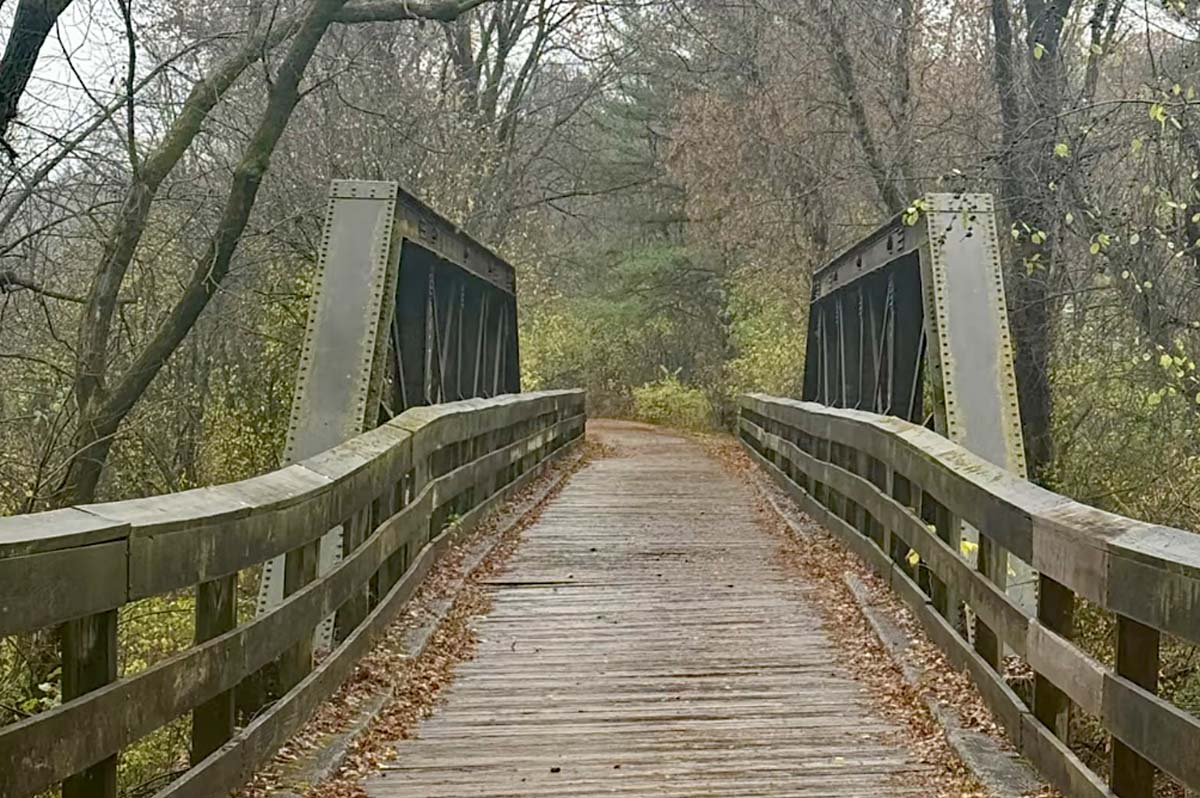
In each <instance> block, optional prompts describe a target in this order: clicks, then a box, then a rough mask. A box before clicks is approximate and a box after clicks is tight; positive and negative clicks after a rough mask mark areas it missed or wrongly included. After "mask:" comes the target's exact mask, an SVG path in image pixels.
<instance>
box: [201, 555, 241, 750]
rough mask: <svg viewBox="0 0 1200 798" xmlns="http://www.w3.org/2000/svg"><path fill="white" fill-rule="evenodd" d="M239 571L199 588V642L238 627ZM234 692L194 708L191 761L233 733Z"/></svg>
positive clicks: (213, 748)
mask: <svg viewBox="0 0 1200 798" xmlns="http://www.w3.org/2000/svg"><path fill="white" fill-rule="evenodd" d="M237 582H238V576H237V574H230V575H229V576H223V577H221V578H220V579H215V580H213V581H211V582H205V583H203V584H201V585H199V586H197V588H196V636H195V642H196V643H203V642H205V641H207V640H211V639H213V638H214V637H219V636H220V635H223V634H225V633H226V632H228V631H230V630H231V629H233V628H234V627H236V626H237ZM233 728H234V691H233V690H226V691H225V692H223V693H219V694H217V695H216V696H214V697H213V698H211V699H209V700H208V701H205V702H204V703H202V704H200V705H199V706H197V707H196V708H195V709H194V710H192V750H191V762H192V764H193V765H194V764H196V763H197V762H199V761H200V760H202V759H204V757H206V756H208V755H209V754H211V753H212V752H213V751H215V750H217V749H218V748H220V747H221V746H222V745H224V744H225V741H226V740H228V739H229V738H230V737H232V736H233Z"/></svg>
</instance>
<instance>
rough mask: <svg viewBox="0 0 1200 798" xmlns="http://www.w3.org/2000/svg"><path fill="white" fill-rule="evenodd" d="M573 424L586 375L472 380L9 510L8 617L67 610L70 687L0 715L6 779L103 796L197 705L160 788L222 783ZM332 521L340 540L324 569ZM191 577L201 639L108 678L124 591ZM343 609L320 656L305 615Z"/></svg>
mask: <svg viewBox="0 0 1200 798" xmlns="http://www.w3.org/2000/svg"><path fill="white" fill-rule="evenodd" d="M583 427H584V397H583V393H582V392H579V391H558V392H545V393H532V394H522V395H514V396H502V397H498V398H495V399H488V400H483V399H471V400H467V401H463V402H456V403H453V404H446V405H439V406H434V407H423V408H416V409H413V410H410V411H408V412H405V413H404V414H402V415H400V416H398V417H397V418H395V419H393V420H392V421H391V422H389V423H387V424H385V425H384V426H382V427H380V428H378V429H376V430H374V431H372V432H368V433H366V434H365V435H362V436H360V437H358V438H355V439H353V440H351V441H349V442H347V443H345V444H343V445H341V446H338V447H337V448H335V449H332V450H330V451H328V452H325V453H323V454H321V455H318V456H316V457H313V458H310V459H308V460H305V461H303V462H300V463H297V464H295V465H291V466H288V467H286V468H283V469H280V470H279V471H275V472H273V473H271V474H267V475H265V476H262V477H257V478H254V479H249V480H245V481H243V482H238V483H234V484H229V485H222V486H219V487H213V488H203V489H200V490H193V491H187V492H185V493H179V494H173V495H169V496H160V497H155V498H149V499H136V500H132V501H122V502H114V503H110V504H100V505H93V506H88V507H78V508H69V509H65V510H56V511H52V512H47V513H40V514H36V515H25V516H13V517H7V518H0V635H9V634H14V633H22V632H30V631H35V630H40V629H45V628H47V627H56V626H59V625H62V632H61V639H62V647H63V663H62V665H63V668H62V673H63V675H62V688H63V703H62V704H61V705H60V706H57V707H55V708H53V709H50V710H47V711H45V712H41V713H39V714H36V715H33V716H32V717H29V718H27V719H25V720H22V721H20V722H18V723H14V724H11V725H8V726H5V727H3V728H0V796H4V798H21V797H22V796H28V795H33V794H36V793H40V792H42V791H45V790H48V789H51V788H53V787H54V785H56V784H57V783H59V782H63V793H64V796H65V798H73V796H88V797H89V798H92V797H93V796H97V797H98V796H111V795H113V794H115V792H116V768H115V764H116V757H117V756H118V754H119V753H120V752H121V750H122V749H124V748H126V747H128V746H129V745H131V744H133V743H135V742H136V741H138V740H139V739H141V738H143V737H144V736H146V735H147V734H149V733H151V732H153V731H154V730H156V729H159V728H161V727H163V726H164V725H166V724H168V723H171V722H172V721H175V720H176V719H178V718H181V717H184V716H186V715H187V713H189V712H190V713H191V714H192V751H191V759H192V766H191V767H190V768H189V769H188V770H187V771H186V772H185V773H184V774H183V775H181V776H180V777H179V778H178V779H175V780H174V781H172V782H171V783H170V784H169V785H167V786H165V787H163V788H162V789H161V790H160V791H159V792H158V793H157V796H158V798H167V796H170V797H171V798H184V796H189V797H193V798H211V796H216V795H225V794H227V793H228V791H229V790H230V789H232V788H235V787H237V786H239V785H240V784H242V783H244V782H245V781H246V780H247V779H248V778H249V776H250V775H251V774H252V773H253V772H254V771H255V769H257V768H258V767H259V766H260V765H261V764H262V763H263V762H265V761H266V760H267V759H268V758H270V757H271V756H272V755H273V754H274V752H275V751H276V750H277V749H278V748H279V746H280V745H281V744H283V743H284V742H285V741H286V740H287V739H288V738H289V737H290V736H291V735H292V734H293V733H294V732H295V731H296V730H297V729H299V727H300V726H301V725H303V723H304V722H305V720H306V719H307V718H308V717H309V716H310V714H311V713H312V711H313V710H314V709H315V708H316V707H317V705H318V704H319V703H320V702H321V701H322V700H323V699H324V698H326V697H327V696H329V695H330V694H331V693H332V692H333V691H334V690H336V689H337V688H338V686H339V685H341V684H342V683H343V681H345V679H346V678H347V677H348V676H349V675H350V674H351V673H352V671H353V668H354V663H355V661H356V660H357V659H358V658H359V657H360V656H361V655H362V654H363V653H364V652H365V651H366V650H367V648H368V646H369V645H370V643H371V640H372V638H373V637H374V636H375V634H376V633H377V632H379V631H380V630H381V629H383V628H384V627H385V626H386V625H387V624H388V623H389V621H391V620H392V619H393V618H394V617H395V616H396V614H397V611H398V610H399V609H400V608H401V607H402V606H403V604H404V602H405V601H406V600H407V599H408V598H409V597H410V596H411V595H412V593H413V591H414V590H415V589H416V587H417V585H418V584H419V583H420V581H421V579H422V578H423V577H424V575H425V573H426V572H427V571H428V570H429V568H430V567H431V565H432V564H433V563H434V561H435V560H436V559H437V557H438V555H439V553H440V552H441V551H442V550H443V549H444V548H445V545H446V543H447V542H448V541H449V540H450V539H451V538H452V537H453V536H454V535H455V534H456V533H457V532H459V531H461V530H462V529H465V528H468V527H470V526H472V525H473V524H474V523H475V522H477V521H478V519H479V518H480V517H481V516H482V515H483V514H484V513H485V512H486V511H487V510H489V509H490V508H491V507H493V506H494V505H495V504H496V503H498V502H499V501H501V500H502V499H504V498H506V497H507V496H508V495H510V494H511V493H512V492H513V491H514V490H516V489H517V488H519V487H520V486H522V485H523V484H524V483H525V482H527V481H528V480H529V479H530V478H532V477H533V476H534V475H535V474H536V473H537V471H538V470H539V466H540V465H541V464H542V463H544V462H545V461H546V460H547V459H548V458H550V457H552V456H553V455H554V453H555V452H557V451H558V450H560V449H561V448H562V447H564V446H566V445H567V444H569V443H571V442H572V441H574V440H575V439H576V438H578V437H579V436H580V435H582V433H583ZM337 525H342V527H343V529H344V530H345V535H344V537H345V541H346V542H345V543H344V550H345V558H344V559H343V560H342V562H341V563H340V564H339V565H338V566H336V567H335V568H334V569H333V570H331V571H330V572H328V573H327V574H325V575H324V576H321V577H318V576H317V559H316V556H317V546H318V543H319V540H320V538H321V537H322V536H323V535H324V534H325V533H326V532H327V531H328V530H329V529H331V528H333V527H335V526H337ZM281 554H286V555H287V558H286V563H287V564H286V578H285V598H284V601H283V603H282V604H280V605H279V606H277V607H276V608H274V609H273V610H271V611H270V612H268V613H266V614H263V615H261V616H259V617H257V618H254V619H253V620H250V621H248V622H246V623H242V624H241V625H238V623H237V616H236V604H235V597H236V590H237V577H238V572H239V571H243V570H244V569H249V568H253V567H255V566H257V565H259V564H260V563H263V562H265V561H267V560H269V559H270V558H272V557H275V556H277V555H281ZM193 588H194V589H195V596H196V619H195V630H196V631H195V638H196V639H195V644H194V645H192V646H191V647H189V648H186V649H185V650H183V651H181V652H179V653H177V654H175V655H174V656H171V657H169V658H167V659H165V660H163V661H161V662H158V663H156V664H154V665H152V666H151V667H149V668H146V669H145V670H142V671H141V672H139V673H136V674H134V675H130V676H127V677H124V678H118V673H117V654H118V652H117V618H118V614H117V609H118V608H119V607H121V606H122V605H125V604H127V603H130V602H134V601H137V600H140V599H144V598H146V597H150V596H157V595H162V594H177V593H178V592H179V591H184V590H190V589H193ZM334 615H336V630H337V632H336V638H335V639H336V641H337V642H336V643H335V648H334V650H333V651H332V652H330V653H329V654H328V655H327V656H325V657H324V658H323V659H322V660H321V662H320V664H319V665H318V666H316V667H315V668H313V666H312V663H313V658H312V640H313V629H314V628H315V627H316V626H317V625H318V624H319V623H321V621H322V620H323V619H325V618H328V617H330V616H334ZM264 673H270V675H271V677H270V683H271V684H272V685H273V688H274V689H273V691H272V695H273V696H275V698H274V701H273V703H268V704H266V706H265V708H264V709H263V710H262V711H261V712H259V713H258V714H257V715H256V716H255V717H254V718H253V720H252V721H251V722H249V723H248V724H247V725H246V726H245V727H244V728H240V729H238V728H235V717H234V691H235V690H236V689H237V688H238V687H239V685H242V684H243V683H246V682H247V680H251V679H253V680H256V681H257V680H261V679H263V674H264Z"/></svg>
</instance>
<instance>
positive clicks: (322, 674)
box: [154, 449, 566, 798]
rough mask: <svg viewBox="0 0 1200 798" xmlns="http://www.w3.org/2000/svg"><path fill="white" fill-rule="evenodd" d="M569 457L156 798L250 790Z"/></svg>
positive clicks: (458, 529) (455, 530) (477, 517)
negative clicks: (464, 558)
mask: <svg viewBox="0 0 1200 798" xmlns="http://www.w3.org/2000/svg"><path fill="white" fill-rule="evenodd" d="M565 451H566V449H560V450H558V451H556V452H555V453H552V454H550V455H548V456H547V457H546V458H545V459H544V460H542V461H541V463H539V466H538V468H536V469H533V470H531V471H530V472H529V473H528V474H527V475H525V476H524V477H523V478H521V479H519V480H517V481H516V482H515V483H513V484H512V485H511V486H509V487H508V488H507V489H505V490H501V491H499V492H497V493H495V494H493V495H492V496H491V497H489V498H488V499H486V500H485V501H483V502H482V503H481V504H480V505H479V506H478V507H476V508H475V509H474V510H472V511H471V512H469V513H468V514H467V515H465V516H464V517H463V518H462V519H461V520H460V521H459V522H458V523H457V524H455V525H454V526H453V527H450V528H448V529H447V530H446V531H445V532H444V533H443V534H442V535H441V536H440V537H439V538H438V539H436V540H435V541H433V542H431V543H428V544H426V545H425V546H424V547H423V548H422V549H421V551H420V552H419V554H418V555H417V556H416V557H415V558H414V560H413V562H412V564H411V565H410V566H409V568H408V570H407V571H406V572H405V573H404V575H403V576H402V577H401V578H400V579H399V580H398V581H397V582H396V583H395V585H394V586H392V588H391V590H390V591H389V592H388V594H387V595H386V596H385V597H384V598H383V599H382V600H381V601H380V603H379V604H378V605H377V606H376V607H375V608H374V609H373V610H371V612H370V614H368V616H367V617H366V619H365V620H364V621H363V623H361V624H360V625H359V626H358V627H357V628H356V629H354V630H353V631H352V632H351V633H350V634H349V636H348V637H347V638H346V639H345V640H344V641H342V642H341V643H340V644H339V645H338V646H337V648H335V649H334V650H333V651H332V652H331V653H330V654H329V656H328V657H326V658H325V659H324V660H322V662H321V664H320V665H319V666H317V667H316V668H314V669H313V671H312V672H311V673H309V674H308V675H307V676H305V677H304V679H302V680H301V681H300V682H299V683H298V684H297V685H296V686H295V687H294V688H292V690H291V691H290V692H288V693H287V694H286V695H284V696H282V697H281V698H280V699H279V700H278V701H276V702H275V703H274V704H273V705H272V706H271V707H270V708H269V709H268V710H266V711H265V712H263V713H262V714H261V715H259V716H258V717H257V718H255V719H254V721H252V722H251V723H250V724H249V725H248V726H247V727H246V728H245V729H242V730H241V731H240V732H238V734H237V735H236V736H235V737H234V739H233V740H232V741H231V742H230V743H229V744H228V745H226V746H225V747H224V748H223V749H221V750H220V751H218V752H216V753H214V754H212V755H210V756H209V757H208V758H207V759H205V760H204V761H203V762H200V763H199V764H198V765H197V766H196V767H194V768H192V769H191V770H189V771H188V772H187V773H185V774H184V775H183V776H181V777H180V778H179V779H177V780H175V781H173V782H172V783H171V784H169V785H168V786H166V787H164V788H162V789H161V790H160V791H159V792H157V793H156V794H155V796H154V798H209V797H210V796H213V795H224V794H227V793H229V792H230V791H232V790H234V789H236V788H237V787H239V786H241V785H242V784H244V783H245V782H246V780H247V779H249V778H250V777H251V776H252V775H253V774H254V773H255V771H256V770H257V769H258V768H260V767H261V766H262V765H263V764H265V763H266V762H267V761H268V760H269V759H270V758H271V757H272V756H273V755H274V753H275V751H276V750H278V748H279V747H280V746H281V745H283V744H284V743H285V742H287V740H288V739H289V738H290V737H291V736H292V735H293V734H295V733H296V732H297V731H298V730H299V729H300V728H301V727H302V726H303V725H304V723H305V722H306V721H307V719H308V718H309V716H311V714H312V712H313V711H314V710H315V709H316V708H317V706H318V705H319V704H320V703H321V702H322V701H323V700H325V698H327V697H328V696H330V695H332V694H333V692H334V691H336V690H337V689H338V688H339V687H340V686H341V685H342V684H343V683H344V682H345V680H346V679H347V678H348V677H349V676H350V675H351V674H352V673H353V672H354V667H355V664H356V663H357V661H358V659H359V658H360V657H362V655H363V654H364V653H366V651H367V650H368V649H369V647H370V645H371V644H372V642H373V641H374V639H375V638H376V637H377V636H378V634H379V633H380V632H382V631H383V630H384V629H385V628H386V627H387V626H388V624H390V623H391V622H392V621H393V620H394V619H395V618H396V616H397V614H398V613H399V612H400V610H401V609H403V607H404V605H405V602H407V601H408V599H409V598H411V597H412V594H413V593H414V592H415V591H416V589H417V588H418V587H419V586H420V584H421V581H422V580H423V579H424V578H425V575H426V574H427V573H428V572H429V569H430V568H431V567H432V566H433V564H434V562H435V561H436V560H437V558H438V557H439V556H440V555H441V554H442V553H443V552H444V551H445V550H446V548H447V547H449V546H450V545H451V544H452V543H453V542H454V541H455V540H456V539H458V538H459V537H461V536H462V535H464V534H466V533H468V532H469V531H470V530H472V529H474V528H475V527H476V525H478V523H479V522H480V521H481V520H482V519H483V518H485V517H486V515H487V513H488V512H489V511H490V510H492V509H493V508H494V507H496V506H497V505H498V504H500V503H501V502H503V501H505V500H506V499H508V498H509V497H510V496H512V495H513V494H514V493H515V492H516V491H518V490H520V489H521V488H523V487H524V486H525V485H527V484H528V483H529V482H530V481H532V480H533V479H534V478H536V477H537V476H538V474H540V473H541V471H542V469H544V467H545V466H547V465H549V464H550V463H551V462H552V461H553V460H554V459H555V458H556V457H558V456H559V455H561V454H562V453H564V452H565ZM427 495H428V494H427Z"/></svg>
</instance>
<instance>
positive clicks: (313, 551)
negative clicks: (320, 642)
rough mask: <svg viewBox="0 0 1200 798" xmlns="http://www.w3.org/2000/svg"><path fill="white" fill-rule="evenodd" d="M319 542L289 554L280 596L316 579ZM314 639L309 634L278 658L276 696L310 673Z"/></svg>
mask: <svg viewBox="0 0 1200 798" xmlns="http://www.w3.org/2000/svg"><path fill="white" fill-rule="evenodd" d="M320 546H321V541H320V539H319V538H318V539H317V540H314V541H312V542H311V543H306V544H305V545H303V546H300V547H299V548H296V549H293V550H292V551H289V552H288V554H287V557H286V559H285V560H284V567H283V596H284V598H287V597H288V596H290V595H292V594H293V593H295V592H296V591H297V590H299V589H300V588H302V587H304V586H305V585H307V584H308V583H309V582H311V581H312V580H314V579H316V578H317V565H318V562H319V560H320V552H321V549H320ZM312 658H313V635H312V633H311V632H308V633H306V634H304V636H303V637H302V638H301V639H300V640H299V641H298V642H297V643H295V644H294V645H293V646H292V647H291V648H290V649H289V650H288V651H286V652H285V653H284V654H283V655H282V656H280V658H279V661H278V665H279V668H278V671H277V672H278V679H279V685H278V687H279V695H283V694H285V693H286V692H287V691H288V690H291V689H292V688H293V687H295V686H296V685H297V684H299V683H300V680H301V679H303V678H304V677H305V676H307V675H308V674H309V672H310V671H311V670H312Z"/></svg>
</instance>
